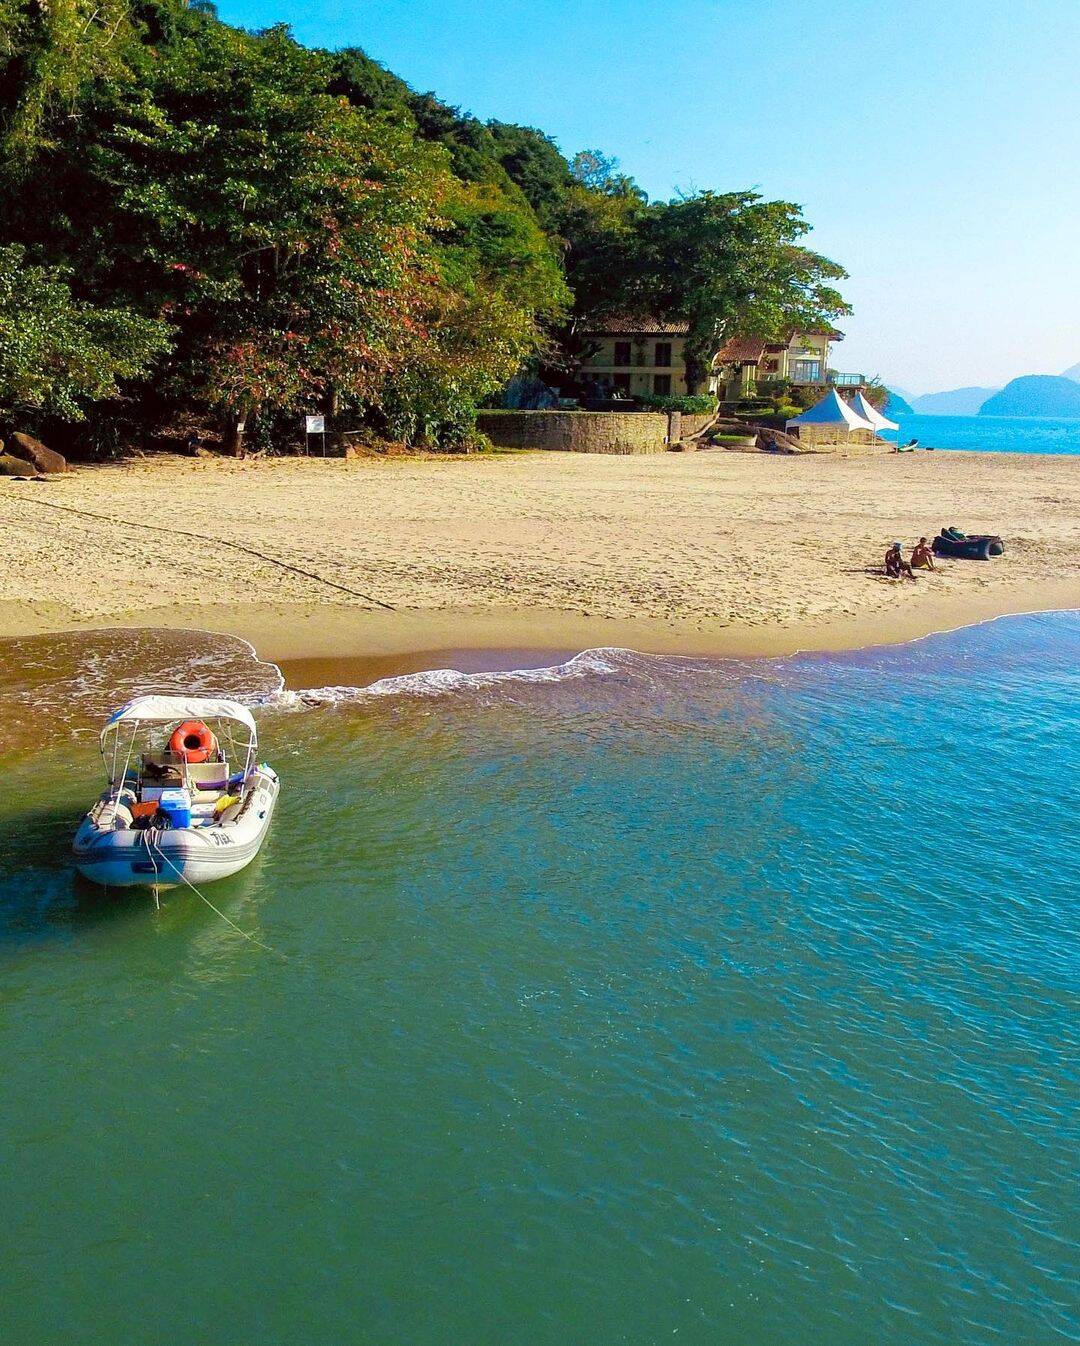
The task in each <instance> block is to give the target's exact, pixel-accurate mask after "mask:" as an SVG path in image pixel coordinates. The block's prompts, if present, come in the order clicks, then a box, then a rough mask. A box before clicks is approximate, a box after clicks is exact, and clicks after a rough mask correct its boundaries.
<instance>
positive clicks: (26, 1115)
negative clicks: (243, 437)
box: [0, 614, 1080, 1346]
mask: <svg viewBox="0 0 1080 1346" xmlns="http://www.w3.org/2000/svg"><path fill="white" fill-rule="evenodd" d="M87 639H91V643H92V642H93V641H99V642H100V641H101V640H103V639H104V638H99V637H94V638H78V639H77V638H68V640H67V641H66V642H63V643H61V644H60V645H56V644H52V645H50V644H49V642H21V643H20V644H19V646H18V647H17V648H15V647H12V648H10V649H9V650H8V651H7V656H6V658H7V663H6V668H7V673H6V678H0V702H2V703H3V705H5V706H7V707H9V708H10V707H14V708H15V711H16V713H14V714H12V715H11V716H10V717H9V720H8V722H9V723H12V724H16V725H21V726H22V728H21V729H19V730H18V732H17V733H15V736H14V737H13V738H12V739H11V741H10V742H9V751H8V753H7V755H6V757H5V758H4V767H5V789H4V792H3V796H2V799H0V987H2V992H3V1013H2V1016H0V1061H2V1062H3V1066H4V1089H3V1093H2V1100H3V1101H2V1104H0V1107H2V1112H3V1133H2V1134H3V1138H4V1149H3V1154H4V1160H3V1164H2V1166H0V1201H2V1209H3V1212H4V1219H3V1224H2V1227H0V1228H2V1232H0V1240H2V1256H0V1335H2V1337H3V1340H4V1341H11V1342H18V1343H20V1346H36V1344H37V1343H43V1344H44V1343H50V1344H51V1343H56V1342H60V1341H63V1342H69V1341H70V1342H79V1343H102V1344H103V1346H104V1344H105V1343H108V1344H109V1346H118V1344H120V1343H140V1346H141V1343H146V1342H158V1341H161V1342H169V1343H171V1344H174V1346H175V1344H181V1343H183V1344H186V1343H215V1344H216V1343H220V1342H224V1341H243V1342H259V1343H274V1344H276V1343H289V1346H291V1344H292V1343H298V1344H299V1343H304V1344H305V1346H307V1344H309V1343H331V1342H332V1343H335V1344H337V1343H368V1342H394V1343H424V1344H427V1343H505V1342H523V1343H525V1342H527V1343H563V1342H589V1343H605V1344H606V1343H624V1342H629V1343H651V1342H659V1341H668V1340H671V1339H675V1340H677V1341H681V1342H693V1343H732V1344H733V1346H734V1344H735V1343H738V1344H739V1346H776V1343H799V1344H800V1346H801V1344H802V1343H819V1342H820V1343H826V1342H827V1343H830V1346H846V1344H847V1343H851V1346H856V1344H858V1346H865V1343H869V1342H873V1343H875V1344H877V1346H893V1344H894V1343H895V1346H910V1343H949V1346H957V1344H966V1343H990V1342H1009V1343H1024V1344H1025V1346H1037V1344H1038V1343H1052V1342H1059V1341H1060V1342H1064V1341H1074V1340H1076V1339H1077V1336H1078V1334H1080V1317H1078V1314H1077V1307H1076V1306H1077V1296H1076V1290H1077V1286H1076V1280H1075V1271H1076V1260H1075V1245H1074V1244H1073V1242H1072V1237H1073V1235H1074V1233H1075V1227H1076V1225H1075V1215H1076V1188H1075V1164H1076V1154H1077V1141H1078V1139H1080V1126H1078V1112H1077V1097H1078V1094H1077V1083H1078V1082H1077V1061H1078V1055H1077V1048H1078V1045H1080V1043H1078V1036H1080V1032H1078V1028H1077V1025H1078V1022H1080V1020H1078V1016H1077V1010H1078V1008H1080V997H1078V990H1080V987H1078V977H1077V962H1076V942H1075V940H1076V911H1077V895H1078V894H1077V883H1076V873H1077V867H1076V862H1077V815H1076V779H1077V769H1078V767H1080V733H1078V730H1080V715H1078V700H1077V694H1078V673H1077V670H1078V668H1080V616H1078V615H1077V614H1050V615H1042V616H1037V617H1024V618H1015V619H1008V620H1003V621H999V622H994V623H992V624H990V625H987V626H982V627H978V628H974V629H971V630H967V631H963V632H959V633H956V634H953V635H948V636H940V637H934V638H931V639H929V640H924V641H920V642H918V643H915V644H912V645H908V646H904V647H898V648H894V649H889V650H882V651H873V652H864V653H860V654H851V655H845V656H829V657H823V656H817V657H800V658H797V659H791V660H786V661H776V662H765V661H763V662H755V663H708V662H704V661H698V660H672V659H660V658H646V657H644V656H638V655H633V654H629V653H626V652H617V651H596V652H591V653H590V654H588V655H586V656H581V657H579V658H578V659H577V660H575V661H573V662H572V663H571V664H570V665H568V666H565V667H564V668H562V669H560V670H558V671H555V672H549V673H545V674H538V673H532V674H526V675H523V676H520V677H507V676H496V675H491V676H487V677H484V676H476V677H461V676H458V677H451V676H448V675H447V676H440V675H433V676H428V677H424V676H420V677H414V678H408V679H398V680H391V681H389V682H386V683H383V684H381V685H379V687H377V688H376V689H375V691H374V692H368V693H357V692H355V691H349V690H336V691H335V690H326V689H324V690H321V691H319V692H315V693H311V694H308V695H289V694H285V695H282V694H281V693H278V692H277V691H276V690H275V688H276V685H277V683H276V679H275V678H274V676H273V671H272V670H268V669H267V668H266V667H265V666H258V665H256V664H255V663H254V661H253V659H252V657H251V655H250V653H249V652H248V651H246V650H244V649H242V648H241V647H239V646H238V645H234V644H231V643H228V642H222V641H218V642H217V644H216V645H215V644H214V642H213V641H209V642H207V641H204V642H202V643H201V644H200V645H199V646H198V648H197V649H194V648H193V649H192V650H190V651H187V652H185V649H184V646H183V642H182V641H181V640H180V638H176V642H175V643H173V644H168V645H167V648H163V649H155V648H154V646H153V645H152V643H147V638H145V637H134V636H132V637H126V638H124V639H123V640H121V641H119V642H118V643H116V644H114V645H113V646H112V647H110V649H109V650H108V652H106V653H101V652H100V651H99V653H98V654H97V655H96V656H95V662H94V663H92V664H91V663H89V662H88V660H87V657H86V656H87V650H88V647H87V646H86V645H85V644H83V643H81V642H84V641H86V640H87ZM125 641H130V642H133V643H131V644H125ZM125 651H126V652H125ZM185 661H187V662H185ZM192 665H193V666H194V668H195V674H194V676H195V680H196V681H200V680H202V681H204V682H205V681H206V679H207V678H208V677H209V672H210V671H211V670H212V669H214V668H215V667H216V668H217V670H218V676H219V680H220V683H221V685H222V690H228V691H236V690H240V689H241V685H242V684H243V683H245V682H246V683H247V685H248V689H249V690H251V691H253V692H255V693H257V694H258V696H257V699H259V700H260V701H261V702H262V704H263V709H262V711H261V714H260V723H261V727H262V731H263V739H264V747H265V752H266V756H267V757H268V759H269V760H270V761H271V762H272V763H273V764H274V765H275V766H277V767H278V769H279V770H280V772H281V775H282V780H283V793H282V797H281V804H280V808H279V812H278V814H277V816H276V818H275V822H274V825H273V829H272V832H271V836H270V839H269V841H268V843H267V845H266V847H265V849H264V851H263V853H262V855H261V856H260V857H259V859H258V860H257V861H256V862H255V864H254V866H253V867H252V868H251V869H250V870H248V871H247V872H245V873H244V874H242V875H240V876H238V877H237V878H235V879H233V880H227V881H225V882H223V883H221V884H218V885H216V886H215V887H214V889H213V896H214V900H215V901H216V902H218V903H219V904H220V905H221V906H222V907H223V909H224V910H225V911H226V912H227V913H228V914H229V915H230V916H231V917H232V919H234V920H235V921H236V922H237V923H238V924H240V925H241V926H242V927H243V928H244V929H246V930H248V931H251V932H253V933H257V934H258V936H259V938H260V939H262V940H264V941H265V942H266V943H267V944H269V945H271V946H272V948H273V949H274V950H275V951H276V953H274V954H270V953H267V952H264V951H263V950H261V949H258V948H254V947H252V946H250V945H249V944H247V943H245V942H244V941H243V940H241V939H240V938H239V937H238V936H237V935H236V934H235V933H234V932H233V931H231V930H230V929H229V928H228V927H227V926H226V925H224V924H223V923H222V922H221V921H220V920H219V919H218V918H217V917H215V916H214V915H213V913H212V912H210V911H208V910H207V909H206V908H205V907H203V906H201V904H200V903H199V902H198V900H197V899H196V898H195V897H193V896H191V895H187V896H185V895H183V894H179V893H176V894H171V895H169V896H168V898H167V900H166V904H165V907H164V909H163V910H162V912H161V913H160V914H157V915H155V913H154V912H153V910H152V908H151V906H150V904H149V903H148V901H147V900H146V899H140V898H134V899H132V898H130V897H125V898H123V899H120V900H115V899H113V898H105V897H104V896H103V895H102V894H100V893H99V892H97V891H95V890H93V889H90V888H88V887H84V886H82V885H81V884H79V883H76V882H75V881H74V880H73V878H72V874H71V870H70V867H69V864H68V861H67V856H66V853H65V848H66V845H67V843H68V841H69V838H70V833H71V829H72V823H73V818H74V816H75V815H76V814H77V812H78V810H79V808H80V807H81V806H82V805H83V804H84V803H85V801H86V799H87V797H88V795H89V794H90V793H91V791H92V790H93V789H94V788H96V786H95V778H94V765H95V764H94V756H93V744H92V736H91V735H90V734H88V733H85V732H76V731H82V730H85V728H86V726H87V724H88V723H89V722H90V721H91V720H92V719H93V718H94V717H97V716H98V715H99V713H103V708H104V707H105V706H106V705H107V704H108V702H109V700H110V697H109V690H108V685H109V684H114V685H118V686H127V685H128V683H129V682H132V683H133V682H135V681H143V680H145V681H146V682H148V683H153V684H154V685H158V686H163V687H166V686H169V685H170V684H171V683H173V682H174V681H175V682H177V683H182V682H183V681H184V680H185V679H187V677H188V669H189V667H191V666H192ZM73 669H78V670H79V672H78V675H77V676H76V675H75V674H73ZM72 697H73V698H74V699H73V700H72V699H71V698H72ZM35 706H36V707H39V708H40V713H41V715H43V716H44V719H43V720H42V721H41V723H40V725H39V728H40V731H41V733H40V739H41V741H40V742H35V741H34V739H35V738H36V737H38V735H36V734H32V733H31V732H30V731H31V729H32V727H33V720H34V716H33V714H32V711H33V708H34V707H35ZM71 707H74V708H73V709H72V708H71ZM65 708H67V709H65Z"/></svg>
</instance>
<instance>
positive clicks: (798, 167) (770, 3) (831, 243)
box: [219, 0, 1080, 393]
mask: <svg viewBox="0 0 1080 1346" xmlns="http://www.w3.org/2000/svg"><path fill="white" fill-rule="evenodd" d="M219 12H220V14H221V17H222V18H224V19H226V20H228V21H229V22H232V23H240V24H243V25H245V26H248V27H265V26H266V25H268V24H271V23H277V22H285V23H288V24H290V25H291V27H292V29H293V31H294V32H295V34H296V36H297V37H298V38H299V39H300V40H301V41H303V42H306V43H309V44H311V45H320V46H327V47H339V46H350V45H354V46H361V47H363V48H364V49H365V50H366V51H367V52H368V54H369V55H371V56H373V57H374V58H375V59H376V60H379V61H382V62H383V63H384V64H385V65H387V66H389V68H390V69H391V70H393V71H395V73H397V74H399V75H401V76H402V77H403V78H404V79H406V80H408V82H409V83H410V84H412V85H413V87H414V88H417V89H421V90H427V89H431V90H434V91H435V92H436V93H437V94H439V95H440V97H442V98H444V99H445V100H446V101H448V102H450V103H453V104H455V105H457V106H459V107H461V108H463V109H466V110H468V111H470V112H472V113H473V114H474V115H476V116H478V117H481V118H484V119H486V118H489V117H494V118H498V119H500V120H503V121H514V122H521V123H523V124H526V125H531V126H537V127H540V128H541V129H542V130H544V131H546V132H548V134H550V135H552V136H554V138H555V139H556V140H557V141H558V143H559V145H560V147H561V148H562V149H563V151H564V152H566V153H567V154H572V153H573V152H574V151H576V150H578V149H582V148H598V149H602V150H604V151H605V152H606V153H609V154H614V155H615V156H617V157H618V159H619V160H620V161H621V163H622V166H623V168H624V170H625V171H627V172H629V173H631V174H632V175H633V176H634V177H635V178H636V179H637V180H638V181H639V182H640V183H641V184H642V186H643V187H644V188H645V189H646V190H647V191H648V192H649V194H650V195H651V196H654V197H668V196H671V195H673V194H674V193H675V192H677V191H679V190H683V191H688V190H693V189H695V188H705V187H712V188H716V189H718V190H727V189H734V188H741V187H753V188H756V189H758V190H760V191H762V192H764V193H765V194H767V195H768V196H771V197H782V198H786V199H788V200H793V201H797V202H799V203H800V204H802V205H803V206H804V208H805V211H806V215H807V217H808V218H809V219H810V220H811V222H812V223H813V224H814V234H813V235H812V239H811V241H812V244H813V246H815V247H817V249H818V250H819V251H821V252H824V253H826V254H828V255H829V256H832V257H834V258H835V259H836V260H837V261H839V262H841V263H842V264H843V265H844V266H845V267H846V268H847V269H848V271H850V273H851V280H850V281H849V282H848V283H847V285H846V287H845V289H846V293H847V296H848V298H849V299H850V301H851V302H852V303H853V304H854V305H855V308H856V312H855V315H854V316H853V317H852V318H849V319H847V320H845V321H844V322H842V323H841V324H840V325H841V327H842V328H843V329H844V330H845V331H846V333H847V339H846V340H845V341H844V343H843V344H842V345H841V346H840V347H839V350H838V352H837V361H836V363H837V364H838V365H839V366H840V367H841V368H844V369H848V370H854V371H858V372H863V373H868V374H879V375H881V376H883V377H885V378H887V379H888V380H889V381H891V382H894V383H897V384H900V385H901V386H903V387H906V388H908V389H911V390H912V391H914V392H917V393H918V392H927V391H932V390H937V389H940V388H948V387H955V386H958V385H961V384H969V383H975V384H986V385H993V384H999V383H1003V382H1005V381H1006V380H1007V379H1009V378H1011V377H1014V376H1015V375H1018V374H1031V373H1060V372H1061V371H1062V370H1063V369H1064V368H1065V367H1066V366H1069V365H1073V364H1075V363H1076V362H1077V361H1080V0H1030V2H1029V3H1027V4H1015V3H1012V0H986V2H985V3H981V4H979V3H974V2H973V0H936V2H933V3H932V2H931V0H892V2H891V3H890V0H820V3H814V2H813V0H738V2H735V0H668V3H667V4H661V3H658V2H654V3H646V2H645V0H589V2H588V3H582V0H527V2H523V0H509V3H499V4H482V3H470V2H469V0H379V3H371V2H370V0H306V3H300V0H225V2H224V3H221V4H220V9H219Z"/></svg>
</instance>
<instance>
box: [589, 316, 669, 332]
mask: <svg viewBox="0 0 1080 1346" xmlns="http://www.w3.org/2000/svg"><path fill="white" fill-rule="evenodd" d="M583 328H584V330H585V331H586V332H595V333H598V334H600V333H602V334H604V335H607V334H608V333H610V332H617V333H622V332H625V333H626V334H627V335H628V336H685V334H686V333H687V332H689V330H690V324H689V323H688V322H685V321H684V320H683V319H682V318H668V319H665V318H597V319H596V321H595V322H586V323H584V324H583Z"/></svg>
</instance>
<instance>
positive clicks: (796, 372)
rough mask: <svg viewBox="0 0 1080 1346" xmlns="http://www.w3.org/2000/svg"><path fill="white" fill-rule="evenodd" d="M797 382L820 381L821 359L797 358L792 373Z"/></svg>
mask: <svg viewBox="0 0 1080 1346" xmlns="http://www.w3.org/2000/svg"><path fill="white" fill-rule="evenodd" d="M791 377H792V379H793V380H794V382H795V383H820V382H821V361H820V360H796V361H795V366H794V369H793V370H792V374H791Z"/></svg>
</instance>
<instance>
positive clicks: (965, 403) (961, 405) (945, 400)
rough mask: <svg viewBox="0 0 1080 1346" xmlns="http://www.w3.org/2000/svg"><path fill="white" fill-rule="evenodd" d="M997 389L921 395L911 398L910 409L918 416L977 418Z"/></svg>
mask: <svg viewBox="0 0 1080 1346" xmlns="http://www.w3.org/2000/svg"><path fill="white" fill-rule="evenodd" d="M998 391H1000V390H999V389H997V388H950V389H948V391H946V392H942V393H923V395H922V396H921V397H915V398H912V401H911V409H912V411H914V412H915V413H916V414H917V415H919V416H977V415H978V414H979V409H980V408H981V406H982V404H983V403H984V402H985V401H986V400H987V398H988V397H993V395H994V394H995V393H996V392H998Z"/></svg>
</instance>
